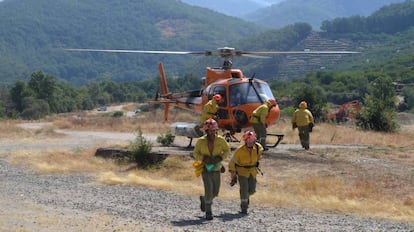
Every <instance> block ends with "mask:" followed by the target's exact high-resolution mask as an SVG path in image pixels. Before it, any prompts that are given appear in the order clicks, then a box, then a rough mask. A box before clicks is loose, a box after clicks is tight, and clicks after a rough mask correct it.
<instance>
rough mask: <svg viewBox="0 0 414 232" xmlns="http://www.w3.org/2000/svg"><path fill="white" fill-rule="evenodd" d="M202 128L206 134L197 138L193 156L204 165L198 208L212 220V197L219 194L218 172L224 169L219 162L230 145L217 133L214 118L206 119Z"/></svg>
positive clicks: (228, 150) (225, 156)
mask: <svg viewBox="0 0 414 232" xmlns="http://www.w3.org/2000/svg"><path fill="white" fill-rule="evenodd" d="M203 129H204V130H205V132H206V134H205V135H204V136H202V137H201V138H199V139H198V140H197V143H196V145H195V146H194V152H193V156H194V158H195V160H196V161H197V162H198V163H200V164H201V165H203V166H204V168H203V171H202V173H201V176H202V180H203V184H204V196H200V209H201V211H202V212H206V219H207V220H212V219H213V213H212V204H213V199H214V198H215V197H217V196H218V194H219V191H220V183H221V177H220V174H221V173H222V172H224V171H225V170H223V169H224V167H222V164H221V162H222V161H223V160H224V159H226V158H227V157H228V156H229V155H230V146H229V144H228V143H227V141H226V140H225V139H224V138H223V137H222V136H220V135H217V130H218V124H217V122H216V121H215V120H214V119H212V118H209V119H207V120H206V121H205V122H204V126H203Z"/></svg>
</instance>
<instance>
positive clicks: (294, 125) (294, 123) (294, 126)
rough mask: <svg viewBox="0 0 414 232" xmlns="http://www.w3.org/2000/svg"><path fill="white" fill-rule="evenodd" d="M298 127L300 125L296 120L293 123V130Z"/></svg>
mask: <svg viewBox="0 0 414 232" xmlns="http://www.w3.org/2000/svg"><path fill="white" fill-rule="evenodd" d="M297 127H298V125H296V122H293V123H292V130H294V129H295V128H297Z"/></svg>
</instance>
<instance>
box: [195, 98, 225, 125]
mask: <svg viewBox="0 0 414 232" xmlns="http://www.w3.org/2000/svg"><path fill="white" fill-rule="evenodd" d="M222 100H223V97H222V96H221V95H220V94H215V95H214V96H213V98H212V99H210V101H208V102H207V103H206V104H205V105H204V106H203V112H202V114H201V118H200V122H201V124H203V123H204V122H205V121H206V120H207V119H209V118H213V119H215V120H217V115H216V114H217V111H218V107H219V103H220V102H221V101H222Z"/></svg>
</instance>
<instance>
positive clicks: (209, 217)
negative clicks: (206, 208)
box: [206, 212, 213, 221]
mask: <svg viewBox="0 0 414 232" xmlns="http://www.w3.org/2000/svg"><path fill="white" fill-rule="evenodd" d="M206 220H209V221H210V220H213V214H212V213H211V212H206Z"/></svg>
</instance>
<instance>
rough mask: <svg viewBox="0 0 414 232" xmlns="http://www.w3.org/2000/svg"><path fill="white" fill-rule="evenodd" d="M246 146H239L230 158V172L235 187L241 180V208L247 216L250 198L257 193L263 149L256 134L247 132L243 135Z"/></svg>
mask: <svg viewBox="0 0 414 232" xmlns="http://www.w3.org/2000/svg"><path fill="white" fill-rule="evenodd" d="M243 140H244V144H243V145H241V146H239V147H238V148H237V149H236V151H235V152H234V154H233V156H232V157H231V158H230V162H229V172H230V173H231V180H232V181H231V183H230V185H231V186H233V185H234V184H236V182H237V179H238V180H239V186H240V190H239V191H240V208H241V213H242V214H247V209H248V207H249V203H250V200H249V196H250V195H253V194H254V193H255V192H256V176H257V172H258V168H259V160H260V158H261V157H262V153H263V147H262V145H261V144H260V143H257V142H256V134H255V133H254V132H252V131H246V132H245V133H244V135H243Z"/></svg>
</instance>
